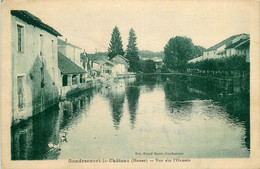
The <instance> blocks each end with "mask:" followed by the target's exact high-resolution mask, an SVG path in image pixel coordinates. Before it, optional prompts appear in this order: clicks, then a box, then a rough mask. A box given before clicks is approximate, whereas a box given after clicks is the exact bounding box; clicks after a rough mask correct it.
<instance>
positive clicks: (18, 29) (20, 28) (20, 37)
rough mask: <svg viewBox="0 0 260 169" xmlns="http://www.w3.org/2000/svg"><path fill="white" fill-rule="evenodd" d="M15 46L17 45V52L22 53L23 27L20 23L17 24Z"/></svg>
mask: <svg viewBox="0 0 260 169" xmlns="http://www.w3.org/2000/svg"><path fill="white" fill-rule="evenodd" d="M17 35H18V39H17V42H18V44H17V46H18V52H21V53H24V27H23V26H21V25H17Z"/></svg>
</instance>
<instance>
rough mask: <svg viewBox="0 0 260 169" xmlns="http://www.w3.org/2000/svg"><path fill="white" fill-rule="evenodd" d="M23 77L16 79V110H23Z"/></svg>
mask: <svg viewBox="0 0 260 169" xmlns="http://www.w3.org/2000/svg"><path fill="white" fill-rule="evenodd" d="M23 83H24V76H18V77H17V94H18V109H19V110H22V109H23V108H24V85H23Z"/></svg>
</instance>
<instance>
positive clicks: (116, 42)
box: [108, 26, 124, 59]
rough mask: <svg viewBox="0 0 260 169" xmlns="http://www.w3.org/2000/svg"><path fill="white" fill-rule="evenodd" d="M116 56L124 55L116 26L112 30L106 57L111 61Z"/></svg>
mask: <svg viewBox="0 0 260 169" xmlns="http://www.w3.org/2000/svg"><path fill="white" fill-rule="evenodd" d="M116 55H122V56H123V55H124V50H123V43H122V38H121V34H120V32H119V29H118V27H117V26H115V28H114V29H113V32H112V36H111V40H110V44H109V48H108V56H109V58H110V59H113V57H115V56H116Z"/></svg>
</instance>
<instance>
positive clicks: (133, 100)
mask: <svg viewBox="0 0 260 169" xmlns="http://www.w3.org/2000/svg"><path fill="white" fill-rule="evenodd" d="M129 84H130V86H129V87H128V88H127V91H126V97H127V102H128V112H129V115H130V122H131V125H130V126H131V128H132V129H133V128H134V127H135V121H136V110H137V108H138V102H139V96H140V87H139V86H138V85H139V84H138V83H136V82H135V83H129Z"/></svg>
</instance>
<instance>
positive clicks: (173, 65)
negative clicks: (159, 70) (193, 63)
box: [164, 36, 194, 71]
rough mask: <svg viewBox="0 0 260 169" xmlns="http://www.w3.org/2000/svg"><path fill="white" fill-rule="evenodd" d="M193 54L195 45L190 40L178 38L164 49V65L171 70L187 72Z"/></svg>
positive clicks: (169, 42)
mask: <svg viewBox="0 0 260 169" xmlns="http://www.w3.org/2000/svg"><path fill="white" fill-rule="evenodd" d="M193 52H194V44H193V43H192V40H191V39H190V38H187V37H181V36H176V37H175V38H171V39H170V40H169V41H168V43H167V44H166V46H165V47H164V54H165V57H164V63H165V65H166V67H168V68H169V69H170V70H175V71H176V70H177V71H185V70H186V65H187V61H188V60H190V59H191V58H192V55H193Z"/></svg>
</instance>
